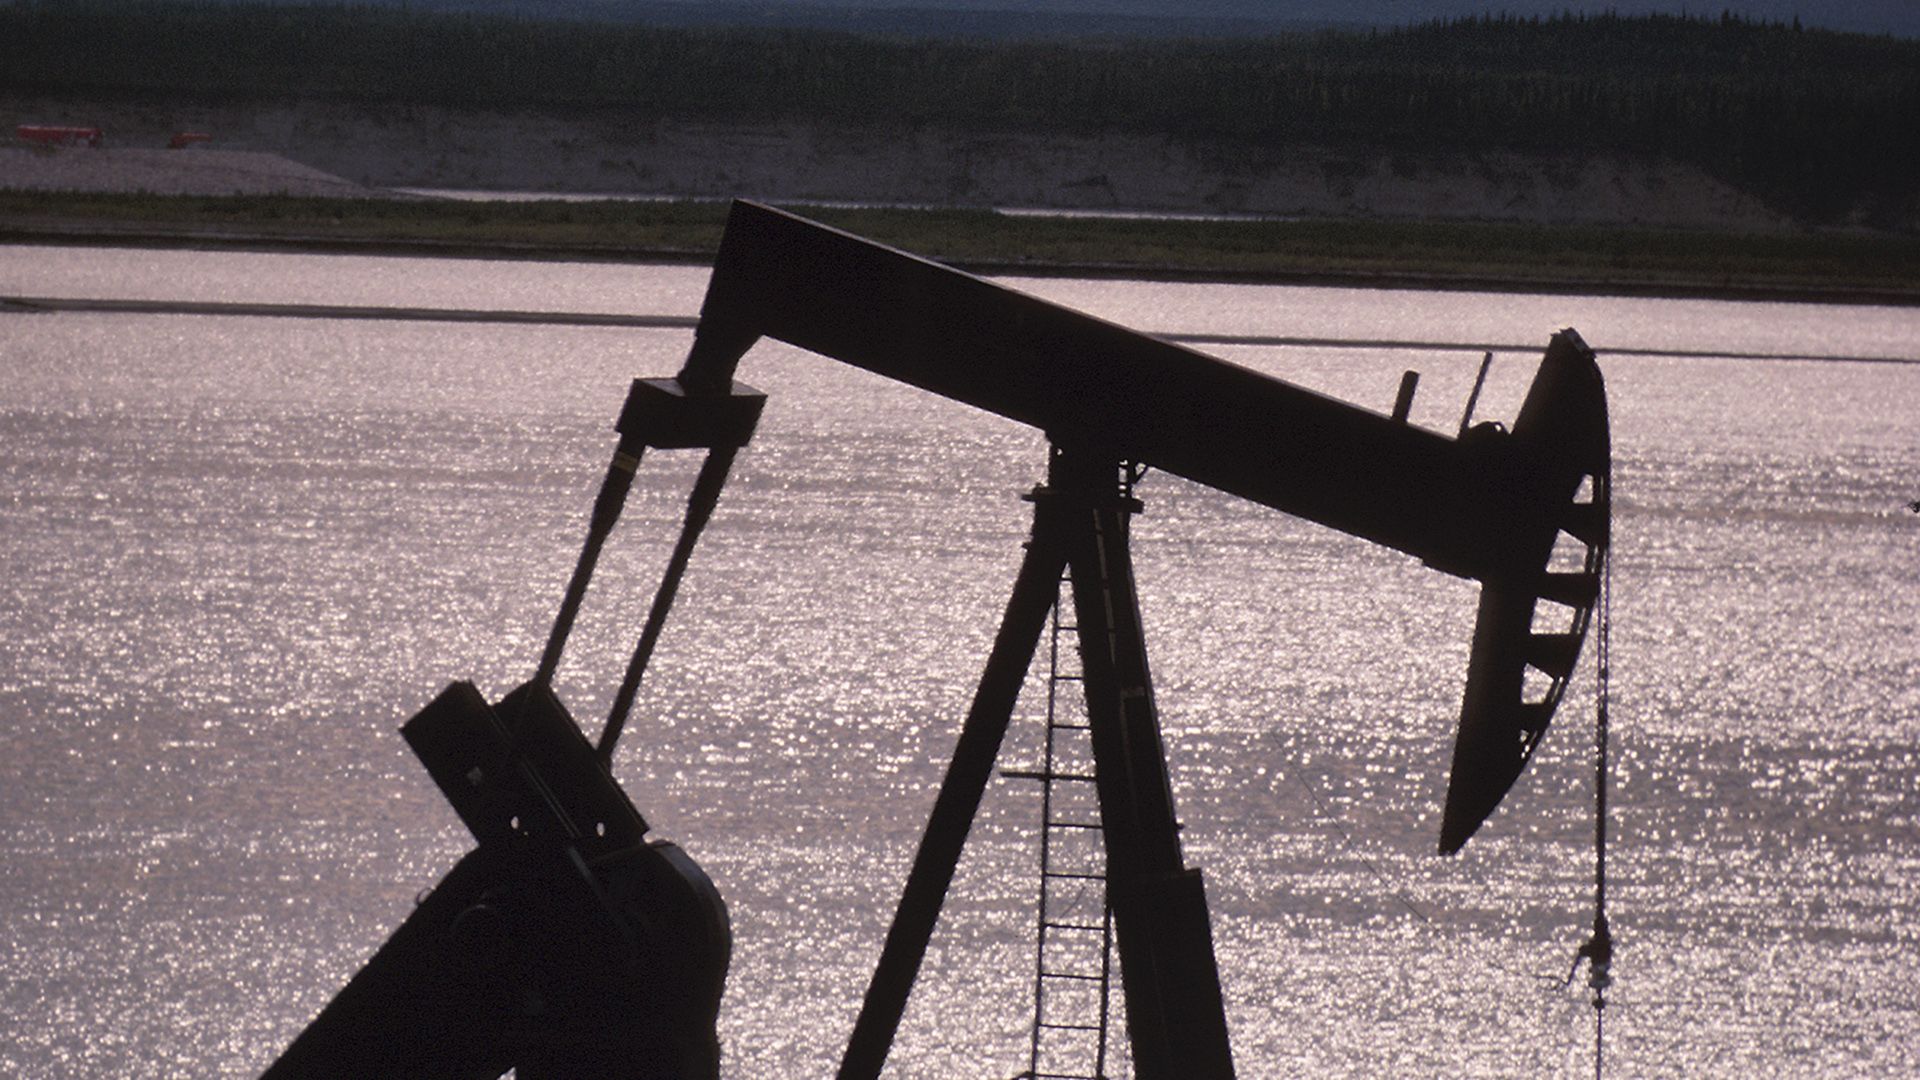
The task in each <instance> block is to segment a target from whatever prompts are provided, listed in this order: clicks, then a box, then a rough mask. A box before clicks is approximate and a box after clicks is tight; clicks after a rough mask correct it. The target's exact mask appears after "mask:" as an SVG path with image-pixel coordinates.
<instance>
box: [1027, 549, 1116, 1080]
mask: <svg viewBox="0 0 1920 1080" xmlns="http://www.w3.org/2000/svg"><path fill="white" fill-rule="evenodd" d="M1065 580H1066V579H1065V578H1063V579H1062V581H1063V582H1064V581H1065ZM1075 629H1076V628H1075V627H1073V626H1071V625H1063V624H1062V623H1061V618H1060V603H1059V601H1058V600H1057V599H1056V600H1055V602H1054V606H1053V619H1052V625H1051V628H1050V631H1049V641H1048V648H1047V713H1046V725H1047V726H1046V742H1045V750H1044V755H1043V759H1042V763H1041V767H1040V769H1039V770H1038V771H1032V772H1009V773H1007V775H1008V776H1013V777H1019V778H1023V779H1029V780H1038V781H1040V791H1041V795H1040V808H1041V809H1040V899H1039V903H1038V905H1037V918H1036V926H1035V943H1034V979H1033V1043H1032V1052H1031V1055H1030V1057H1029V1059H1028V1066H1027V1071H1026V1072H1024V1073H1021V1074H1020V1077H1021V1078H1025V1080H1106V1078H1107V1073H1106V1059H1107V1031H1108V1023H1107V1020H1108V1013H1109V996H1110V993H1111V988H1112V974H1113V968H1112V961H1111V957H1112V954H1113V921H1112V919H1111V917H1110V912H1109V909H1108V906H1107V873H1106V849H1105V847H1104V838H1103V836H1102V834H1101V827H1100V802H1099V797H1098V794H1097V792H1096V791H1095V787H1094V775H1093V747H1092V741H1091V738H1090V737H1089V735H1088V725H1087V721H1086V712H1085V703H1084V697H1083V695H1081V693H1080V692H1079V691H1078V689H1077V687H1078V686H1079V684H1080V683H1081V682H1082V681H1083V679H1082V675H1081V674H1080V671H1079V670H1078V666H1077V665H1078V657H1079V649H1078V647H1077V646H1073V645H1070V646H1069V648H1068V649H1067V655H1066V656H1063V655H1062V652H1061V638H1062V637H1063V636H1067V637H1069V638H1071V636H1072V635H1073V633H1074V631H1075ZM1063 661H1066V662H1067V663H1069V664H1072V665H1074V669H1073V670H1071V671H1063V670H1062V662H1063ZM1063 686H1066V687H1069V688H1070V697H1069V702H1068V703H1066V704H1065V705H1063V704H1062V702H1061V700H1060V695H1061V688H1062V687H1063ZM1088 1062H1091V1070H1090V1071H1082V1070H1086V1069H1087V1068H1088V1065H1087V1063H1088Z"/></svg>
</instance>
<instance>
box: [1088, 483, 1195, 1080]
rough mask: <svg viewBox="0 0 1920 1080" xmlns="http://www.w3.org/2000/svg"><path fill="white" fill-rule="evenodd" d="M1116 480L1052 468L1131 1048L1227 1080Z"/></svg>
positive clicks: (1146, 1075)
mask: <svg viewBox="0 0 1920 1080" xmlns="http://www.w3.org/2000/svg"><path fill="white" fill-rule="evenodd" d="M1118 472H1119V466H1118V464H1117V463H1115V462H1112V461H1110V460H1108V461H1103V460H1098V459H1094V460H1079V461H1075V460H1073V458H1072V456H1071V455H1068V454H1062V455H1060V457H1058V458H1056V460H1055V469H1054V475H1055V483H1056V486H1058V487H1061V488H1064V489H1066V498H1067V499H1068V500H1069V501H1071V502H1072V503H1073V504H1075V505H1074V506H1073V508H1072V512H1073V513H1074V514H1075V516H1076V517H1077V518H1078V521H1079V524H1078V525H1077V526H1075V527H1072V528H1070V529H1069V531H1068V535H1069V536H1070V537H1071V541H1072V547H1071V550H1070V555H1069V558H1068V561H1069V565H1070V566H1071V568H1072V574H1073V599H1074V621H1075V623H1076V624H1077V625H1078V626H1079V634H1080V652H1081V663H1082V670H1083V671H1084V672H1085V677H1086V683H1085V686H1086V694H1087V715H1088V722H1089V723H1090V724H1091V725H1092V731H1091V735H1092V742H1093V755H1094V774H1095V779H1096V786H1097V788H1098V790H1099V795H1100V818H1101V826H1102V832H1103V834H1104V837H1105V840H1106V846H1107V888H1108V896H1109V899H1110V901H1111V903H1112V906H1113V919H1114V932H1115V937H1116V939H1117V941H1118V945H1119V951H1120V975H1121V982H1122V985H1123V987H1124V989H1125V993H1126V1002H1127V1035H1128V1041H1129V1043H1130V1045H1131V1047H1132V1050H1133V1060H1134V1065H1135V1067H1136V1069H1137V1070H1138V1074H1139V1076H1140V1077H1142V1078H1143V1080H1172V1078H1178V1080H1224V1078H1227V1077H1231V1076H1232V1075H1233V1054H1232V1050H1231V1047H1230V1046H1229V1043H1228V1039H1227V1021H1226V1010H1225V1007H1224V1005H1223V1003H1222V1001H1221V996H1220V973H1219V968H1218V966H1217V964H1216V963H1215V960H1214V955H1213V935H1212V928H1211V924H1210V921H1209V918H1208V914H1207V902H1206V896H1205V892H1204V890H1203V888H1202V885H1201V881H1200V871H1199V870H1197V869H1188V868H1187V867H1186V866H1185V864H1184V862H1183V861H1182V858H1181V854H1180V839H1179V831H1178V830H1179V825H1178V823H1177V821H1176V819H1175V817H1174V811H1173V789H1172V787H1171V785H1170V784H1169V782H1168V778H1167V763H1166V751H1165V748H1164V747H1163V745H1162V743H1161V738H1160V720H1159V715H1158V712H1157V710H1156V709H1155V707H1154V701H1153V682H1152V678H1151V676H1150V673H1149V670H1148V666H1147V651H1146V640H1145V636H1144V634H1143V631H1142V627H1141V623H1140V608H1139V601H1138V597H1137V595H1136V593H1135V590H1134V580H1133V563H1132V559H1131V557H1130V555H1129V553H1128V550H1127V532H1128V521H1129V518H1130V517H1131V515H1132V514H1133V512H1134V510H1135V509H1137V504H1135V503H1134V502H1133V501H1132V500H1131V499H1130V498H1126V497H1123V495H1122V493H1121V492H1120V490H1119V482H1118Z"/></svg>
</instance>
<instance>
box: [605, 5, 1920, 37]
mask: <svg viewBox="0 0 1920 1080" xmlns="http://www.w3.org/2000/svg"><path fill="white" fill-rule="evenodd" d="M605 2H607V3H609V4H610V5H613V6H618V4H619V0H605ZM753 6H755V7H785V6H801V7H804V6H813V7H866V8H885V7H917V8H947V9H954V10H969V11H992V10H1002V11H1006V10H1011V11H1041V12H1048V13H1056V14H1067V13H1077V12H1085V13H1095V12H1099V13H1108V14H1124V15H1160V16H1179V17H1195V16H1202V17H1207V16H1210V17H1218V18H1235V19H1248V18H1253V19H1273V20H1286V21H1299V22H1332V23H1374V24H1387V25H1391V24H1398V23H1411V22H1426V21H1428V20H1431V19H1438V18H1450V17H1454V16H1459V15H1478V14H1484V13H1489V12H1494V13H1498V12H1509V13H1512V14H1515V15H1540V16H1549V15H1557V14H1560V13H1561V12H1564V11H1568V10H1573V11H1585V12H1591V13H1600V12H1605V11H1616V12H1619V13H1620V14H1623V15H1631V14H1644V13H1651V12H1664V13H1668V14H1676V15H1677V14H1692V15H1708V16H1717V15H1719V14H1720V12H1721V11H1723V10H1729V11H1732V12H1734V13H1736V14H1739V15H1742V16H1744V17H1747V18H1751V19H1760V20H1765V21H1770V22H1791V21H1792V20H1793V19H1794V18H1795V17H1796V16H1798V17H1799V18H1800V20H1801V21H1802V22H1803V23H1804V24H1805V25H1808V26H1822V27H1827V28H1829V29H1835V30H1856V31H1864V32H1867V33H1892V34H1898V35H1901V36H1905V37H1920V0H1608V2H1601V3H1591V2H1582V0H755V2H754V4H753Z"/></svg>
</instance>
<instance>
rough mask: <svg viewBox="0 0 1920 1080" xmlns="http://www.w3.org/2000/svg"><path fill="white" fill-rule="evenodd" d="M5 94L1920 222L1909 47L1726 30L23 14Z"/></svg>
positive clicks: (243, 10)
mask: <svg viewBox="0 0 1920 1080" xmlns="http://www.w3.org/2000/svg"><path fill="white" fill-rule="evenodd" d="M0 88H4V89H6V90H9V91H13V92H19V93H35V94H54V95H84V96H92V97H134V96H138V97H143V98H197V99H216V100H286V99H298V98H323V99H329V100H346V101H358V102H366V103H369V104H381V103H417V104H423V105H440V106H448V107H454V108H487V109H534V110H548V111H562V112H565V111H580V110H599V109H607V110H620V111H622V112H624V113H627V114H630V115H633V116H636V117H638V118H674V119H688V120H708V121H744V122H779V121H828V122H835V123H843V124H852V125H861V124H871V125H884V126H915V125H927V126H939V127H951V128H959V129H988V130H1018V131H1029V132H1036V131H1037V132H1049V131H1060V132H1076V133H1090V132H1127V133H1148V134H1167V135H1171V136H1174V137H1178V138H1188V139H1193V140H1198V141H1208V142H1218V143H1226V144H1242V145H1249V146H1261V147H1279V148H1284V147H1287V146H1292V145H1308V144H1311V145H1317V146H1328V147H1334V148H1365V149H1371V150H1382V151H1387V152H1390V153H1404V154H1413V155H1419V154H1425V153H1433V152H1468V153H1475V152H1486V151H1492V150H1501V149H1508V150H1518V151H1527V152H1546V153H1557V152H1572V153H1585V152H1602V153H1623V154H1632V155H1642V156H1663V157H1668V158H1673V159H1677V160H1681V161H1687V162H1692V163H1695V164H1697V165H1700V166H1702V167H1704V168H1705V169H1707V170H1708V171H1709V172H1711V173H1713V174H1715V175H1718V176H1721V177H1723V178H1725V179H1727V180H1728V181H1730V182H1732V183H1734V184H1736V185H1738V186H1740V187H1742V188H1744V189H1746V190H1749V191H1752V192H1754V193H1755V194H1757V195H1759V196H1761V197H1762V198H1764V199H1767V200H1768V201H1770V202H1772V203H1773V204H1774V205H1776V206H1778V207H1780V208H1782V209H1784V210H1787V211H1789V212H1792V213H1795V214H1797V215H1799V216H1801V217H1803V218H1807V219H1810V220H1828V219H1832V218H1834V217H1836V216H1838V215H1841V214H1843V213H1845V212H1847V211H1848V210H1849V209H1852V208H1855V207H1858V206H1860V205H1863V204H1864V205H1868V206H1878V207H1880V208H1881V209H1882V210H1884V211H1886V212H1887V214H1888V216H1889V217H1897V216H1905V217H1907V218H1908V219H1909V220H1910V216H1911V214H1912V212H1913V210H1914V204H1915V202H1916V186H1917V184H1920V181H1916V177H1920V42H1916V41H1910V40H1904V39H1895V38H1890V37H1870V36H1865V35H1855V34H1841V33H1834V32H1828V31H1817V30H1803V29H1800V28H1798V27H1797V26H1792V25H1781V24H1766V23H1759V22H1751V21H1746V20H1742V19H1739V18H1735V17H1731V16H1723V17H1719V18H1687V17H1681V16H1658V15H1656V16H1632V17H1629V16H1619V15H1604V16H1573V15H1569V16H1564V17H1559V18H1551V19H1521V18H1514V17H1480V18H1466V19H1456V20H1449V21H1443V22H1435V23H1430V24H1426V25H1422V26H1415V27H1407V28H1400V29H1393V30H1379V31H1371V32H1369V31H1343V32H1331V31H1330V32H1317V33H1296V34H1285V35H1276V36H1272V37H1265V38H1253V39H1220V40H1160V39H1140V40H1116V39H1103V40H1040V41H1032V40H1029V41H1008V40H991V41H988V40H966V39H939V40H934V39H913V38H904V37H886V36H873V35H856V34H848V33H838V32H832V31H822V30H794V29H751V30H749V29H730V28H716V27H677V28H676V27H661V26H646V25H631V24H624V25H623V24H606V23H590V22H580V21H559V20H537V19H527V18H510V17H498V16H479V15H456V14H445V13H435V12H420V11H410V10H407V9H404V8H394V7H372V6H342V5H328V6H320V5H316V6H257V5H238V4H230V3H210V2H174V3H160V2H154V0H62V2H58V3H55V2H47V0H16V2H14V3H11V4H7V5H4V6H0Z"/></svg>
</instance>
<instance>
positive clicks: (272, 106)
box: [0, 96, 1791, 232]
mask: <svg viewBox="0 0 1920 1080" xmlns="http://www.w3.org/2000/svg"><path fill="white" fill-rule="evenodd" d="M8 117H11V118H12V120H13V122H18V123H74V124H86V125H97V126H99V127H102V128H104V129H105V130H106V133H107V141H108V145H109V146H121V147H126V146H139V145H146V146H162V145H164V144H165V143H166V140H167V137H168V135H169V134H170V133H171V132H174V131H181V130H194V131H205V132H209V133H211V134H212V135H213V137H214V143H213V145H214V146H218V147H224V148H229V149H226V150H217V151H216V150H210V149H194V150H189V151H184V152H168V151H151V152H142V151H134V150H117V151H110V153H113V154H115V155H116V156H117V155H120V154H126V155H131V156H129V157H127V158H126V159H125V161H126V162H127V164H126V165H125V166H124V167H122V166H120V165H115V166H114V167H113V168H111V169H105V168H98V167H95V168H92V169H90V170H88V171H86V172H84V173H83V172H81V171H80V166H82V165H92V166H98V165H99V164H101V162H103V161H111V160H115V159H100V161H92V162H82V161H75V160H73V158H74V157H75V156H76V155H77V154H78V153H80V151H75V152H73V153H63V154H61V155H58V156H57V157H51V158H46V159H40V160H38V161H34V162H30V163H27V162H23V163H20V168H21V170H22V173H24V171H25V169H26V166H27V165H29V164H30V165H31V166H32V168H33V169H34V170H44V171H42V172H36V173H35V174H34V175H33V176H32V177H31V178H29V179H28V180H27V181H26V182H23V181H22V180H20V179H15V178H14V177H15V176H16V175H21V174H17V173H16V172H15V171H13V170H14V166H13V165H7V166H0V185H5V186H16V187H20V186H30V187H39V188H45V187H51V186H67V187H76V188H78V185H79V184H81V183H83V182H84V183H88V184H99V185H103V186H100V187H85V188H78V189H80V190H120V191H125V190H137V189H142V188H144V189H145V190H149V191H156V192H158V191H167V190H193V191H196V192H208V193H211V192H213V191H243V190H244V191H256V192H257V191H263V190H284V191H290V192H297V193H302V194H306V193H312V194H356V193H372V192H373V191H374V190H377V189H384V188H440V189H468V190H492V191H514V192H552V193H603V194H630V195H646V196H668V197H679V198H703V199H724V198H730V197H733V196H736V195H738V196H746V197H749V198H758V199H767V200H773V201H827V202H832V201H846V202H869V203H903V204H915V205H938V206H998V207H1032V208H1050V209H1060V210H1098V211H1115V210H1119V211H1144V212H1150V213H1200V214H1221V213H1229V214H1257V215H1270V216H1298V217H1358V218H1387V219H1404V220H1466V221H1511V222H1528V223H1539V224H1564V225H1572V224H1582V225H1627V226H1676V227H1688V228H1703V229H1715V230H1727V231H1736V232H1764V231H1771V230H1778V229H1784V228H1790V227H1791V225H1790V223H1789V222H1788V221H1786V220H1785V219H1784V218H1782V217H1781V216H1780V215H1778V214H1776V213H1774V212H1773V211H1771V210H1769V209H1767V208H1766V207H1765V206H1763V205H1762V204H1760V203H1759V201H1758V200H1756V199H1754V198H1752V197H1751V196H1749V195H1747V194H1745V193H1743V192H1741V191H1738V190H1736V189H1734V188H1732V187H1729V186H1728V185H1726V184H1724V183H1721V182H1720V181H1718V180H1716V179H1714V178H1713V177H1710V176H1708V175H1707V174H1706V173H1704V172H1703V171H1701V170H1699V169H1697V168H1693V167H1691V166H1686V165H1682V164H1679V163H1676V162H1665V161H1650V160H1641V159H1630V158H1622V157H1617V156H1607V155H1598V154H1595V155H1586V156H1577V155H1576V156H1554V157H1543V156H1527V155H1520V154H1510V153H1503V154H1458V153H1440V152H1435V153H1432V154H1424V155H1406V154H1399V155H1390V154H1384V153H1357V152H1337V151H1331V150H1326V149H1324V148H1315V147H1249V146H1239V145H1223V144H1213V143H1205V142H1198V141H1194V140H1188V139H1182V138H1178V137H1173V136H1149V135H1119V134H1092V135H1034V134H1027V133H1019V132H965V131H948V130H940V129H934V128H914V129H902V130H882V129H873V128H861V127H845V126H832V125H822V124H800V123H791V124H767V125H743V124H734V125H727V124H691V123H684V122H675V121H662V120H642V119H637V118H635V117H633V116H631V115H628V114H625V113H621V112H618V111H614V110H599V111H594V110H583V111H579V112H575V113H570V114H565V115H552V114H544V113H531V112H498V111H479V110H450V109H443V108H437V107H431V106H413V105H395V106H392V107H386V108H375V107H372V106H365V105H352V104H344V103H338V102H291V103H288V102H278V103H274V102H261V103H226V104H218V105H192V104H179V103H172V104H161V103H133V102H124V101H117V102H72V101H60V100H52V99H41V98H8V97H4V96H0V121H5V120H7V119H8ZM249 150H251V151H258V152H260V153H258V154H253V155H243V156H238V157H219V156H215V155H221V154H234V153H236V152H239V151H249ZM170 154H173V155H176V156H177V160H175V157H174V156H170ZM196 155H198V156H196ZM269 155H278V156H279V158H281V159H287V160H284V161H278V160H275V159H274V158H272V157H271V156H269ZM135 162H140V163H141V164H140V165H138V166H136V165H135V164H134V163H135ZM147 162H154V164H153V165H152V166H148V165H147V164H146V163H147ZM294 162H303V163H305V164H306V165H309V166H312V167H313V168H312V169H302V168H301V166H299V165H295V164H294ZM69 167H72V168H73V169H74V170H75V171H73V172H68V171H66V170H67V169H68V168H69ZM149 167H151V168H153V169H154V170H155V171H154V172H146V171H143V170H145V169H147V168H149ZM223 170H224V171H225V172H226V173H227V174H228V175H226V176H224V177H222V176H219V175H217V174H218V173H220V172H221V171H223ZM315 170H321V171H319V172H316V171H315ZM329 174H331V175H329ZM49 176H57V177H59V179H57V180H54V179H45V178H43V177H49ZM105 185H117V186H111V187H109V186H105ZM173 185H179V186H177V187H176V186H173ZM355 185H360V186H359V187H358V188H356V187H355Z"/></svg>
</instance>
